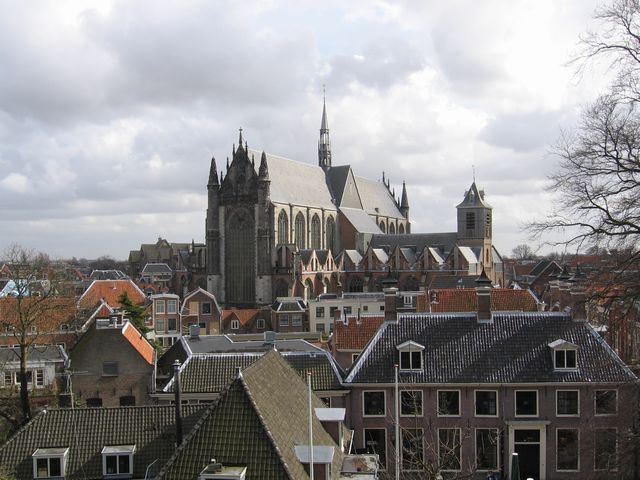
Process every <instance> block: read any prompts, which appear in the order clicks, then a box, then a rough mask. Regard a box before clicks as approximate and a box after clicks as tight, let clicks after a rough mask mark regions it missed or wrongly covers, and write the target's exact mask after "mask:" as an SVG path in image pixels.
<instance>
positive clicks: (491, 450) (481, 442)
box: [476, 428, 500, 470]
mask: <svg viewBox="0 0 640 480" xmlns="http://www.w3.org/2000/svg"><path fill="white" fill-rule="evenodd" d="M499 438H500V437H499V436H498V430H497V429H496V428H476V468H477V469H478V470H498V442H499Z"/></svg>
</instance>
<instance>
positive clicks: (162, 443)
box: [0, 405, 205, 480]
mask: <svg viewBox="0 0 640 480" xmlns="http://www.w3.org/2000/svg"><path fill="white" fill-rule="evenodd" d="M204 411H205V410H204V408H203V406H202V405H183V407H182V414H183V431H185V432H188V431H189V430H191V429H192V428H193V426H194V425H195V423H196V421H197V420H198V419H199V418H200V417H201V416H202V414H203V413H204ZM97 425H99V426H101V428H96V426H97ZM175 441H176V436H175V407H173V406H143V407H119V408H76V409H74V410H71V409H50V410H44V411H42V412H41V413H39V414H38V415H36V416H35V417H34V418H33V420H31V422H29V423H28V424H27V425H26V426H25V427H24V428H22V429H21V430H20V431H19V432H18V433H16V434H15V435H14V436H13V437H12V438H11V439H10V440H9V441H8V442H7V443H6V444H5V445H4V446H3V447H2V448H0V465H3V466H4V467H5V468H7V470H8V471H9V472H12V473H15V476H16V478H21V479H23V478H33V462H32V457H31V455H32V454H33V452H34V451H35V450H36V449H38V448H54V447H57V448H61V447H69V454H68V455H69V457H68V463H67V471H66V475H65V479H69V480H73V479H86V480H92V479H102V478H103V476H102V456H101V454H100V452H101V451H102V448H103V447H105V446H109V445H135V446H136V453H135V454H134V456H133V477H134V478H144V475H145V470H146V468H147V466H148V465H149V464H151V462H153V461H154V460H156V459H158V463H159V464H160V465H162V464H163V463H165V462H166V461H167V460H168V459H169V458H170V457H171V455H172V454H173V452H174V451H175V445H174V444H175Z"/></svg>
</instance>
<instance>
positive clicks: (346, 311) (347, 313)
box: [343, 305, 352, 315]
mask: <svg viewBox="0 0 640 480" xmlns="http://www.w3.org/2000/svg"><path fill="white" fill-rule="evenodd" d="M343 312H344V314H345V315H350V314H351V312H352V309H351V305H346V306H345V307H344V310H343Z"/></svg>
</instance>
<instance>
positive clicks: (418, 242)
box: [371, 232, 458, 256]
mask: <svg viewBox="0 0 640 480" xmlns="http://www.w3.org/2000/svg"><path fill="white" fill-rule="evenodd" d="M457 241H458V233H457V232H445V233H403V234H399V235H388V234H380V235H374V236H373V237H372V238H371V246H372V247H381V246H383V245H387V246H390V247H394V246H401V247H404V246H409V245H412V246H415V247H416V251H418V252H421V251H423V250H424V247H442V249H443V251H444V254H445V256H446V255H448V254H449V252H450V251H451V250H452V249H453V247H454V245H455V244H456V242H457Z"/></svg>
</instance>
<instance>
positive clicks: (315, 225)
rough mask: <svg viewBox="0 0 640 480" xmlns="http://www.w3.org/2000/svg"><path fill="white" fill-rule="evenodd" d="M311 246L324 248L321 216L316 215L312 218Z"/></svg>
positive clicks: (317, 248)
mask: <svg viewBox="0 0 640 480" xmlns="http://www.w3.org/2000/svg"><path fill="white" fill-rule="evenodd" d="M311 248H314V249H316V250H319V249H320V248H322V243H321V236H320V217H318V215H314V216H313V218H312V219H311Z"/></svg>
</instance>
